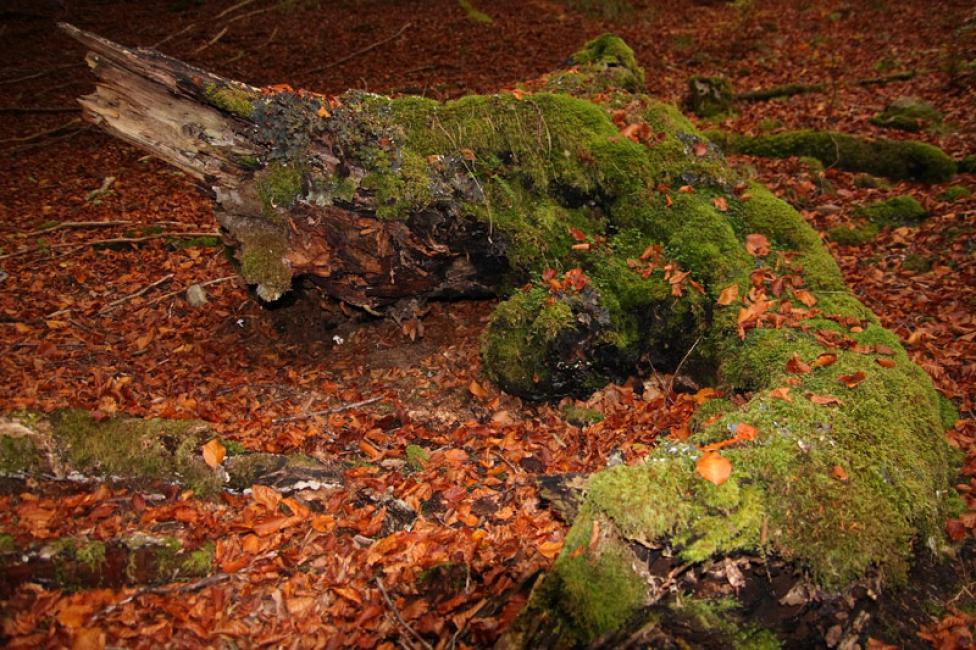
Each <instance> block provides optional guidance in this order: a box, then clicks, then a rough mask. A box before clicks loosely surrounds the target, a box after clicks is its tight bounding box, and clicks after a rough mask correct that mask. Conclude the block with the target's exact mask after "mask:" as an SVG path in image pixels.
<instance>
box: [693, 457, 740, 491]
mask: <svg viewBox="0 0 976 650" xmlns="http://www.w3.org/2000/svg"><path fill="white" fill-rule="evenodd" d="M695 470H696V471H697V472H698V474H699V476H701V477H702V478H703V479H705V480H706V481H709V482H710V483H713V484H715V485H721V484H722V483H725V482H726V481H727V480H728V479H729V476H731V475H732V463H731V462H730V461H729V459H728V458H726V457H725V456H723V455H722V454H719V453H718V452H714V451H709V452H706V453H704V454H702V455H701V458H699V459H698V462H697V463H695Z"/></svg>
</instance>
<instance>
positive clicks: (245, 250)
mask: <svg viewBox="0 0 976 650" xmlns="http://www.w3.org/2000/svg"><path fill="white" fill-rule="evenodd" d="M239 240H240V249H239V251H238V253H237V254H238V259H239V261H240V272H241V276H242V277H243V278H244V280H245V281H246V282H248V283H249V284H255V285H257V294H258V296H260V297H261V298H262V299H263V300H267V301H269V302H273V301H275V300H277V299H278V298H280V297H281V296H282V295H284V294H285V293H287V292H288V291H290V290H291V277H292V272H291V266H290V265H289V263H288V262H287V260H285V254H286V252H287V251H288V239H287V234H285V233H283V232H282V231H281V230H280V229H276V228H272V227H268V226H262V225H256V224H255V225H253V226H251V227H250V229H249V230H247V231H245V232H243V233H242V234H241V235H240V236H239Z"/></svg>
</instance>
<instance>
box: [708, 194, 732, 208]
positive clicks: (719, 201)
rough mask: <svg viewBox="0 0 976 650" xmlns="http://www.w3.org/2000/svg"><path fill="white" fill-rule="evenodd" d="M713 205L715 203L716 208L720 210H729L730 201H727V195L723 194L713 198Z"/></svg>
mask: <svg viewBox="0 0 976 650" xmlns="http://www.w3.org/2000/svg"><path fill="white" fill-rule="evenodd" d="M712 205H714V206H715V209H716V210H718V211H719V212H728V211H729V202H728V201H726V200H725V197H723V196H716V197H715V198H714V199H712Z"/></svg>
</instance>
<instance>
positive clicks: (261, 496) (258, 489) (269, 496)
mask: <svg viewBox="0 0 976 650" xmlns="http://www.w3.org/2000/svg"><path fill="white" fill-rule="evenodd" d="M251 498H253V499H254V501H255V502H257V503H260V504H261V505H262V506H264V507H265V508H267V509H268V510H275V509H276V508H277V507H278V504H279V503H281V493H280V492H278V491H277V490H275V489H274V488H269V487H268V486H267V485H252V486H251Z"/></svg>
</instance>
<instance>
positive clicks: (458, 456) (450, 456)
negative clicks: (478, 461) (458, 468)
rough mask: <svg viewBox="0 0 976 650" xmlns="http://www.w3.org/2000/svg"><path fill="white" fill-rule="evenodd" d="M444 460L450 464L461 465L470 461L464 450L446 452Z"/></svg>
mask: <svg viewBox="0 0 976 650" xmlns="http://www.w3.org/2000/svg"><path fill="white" fill-rule="evenodd" d="M444 458H445V459H446V460H447V462H449V463H454V464H455V465H460V464H461V463H464V462H466V461H467V460H468V452H466V451H464V450H463V449H448V450H447V451H445V452H444Z"/></svg>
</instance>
